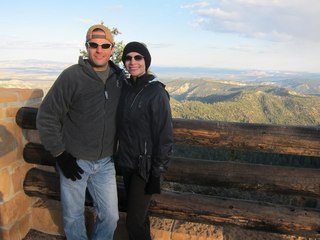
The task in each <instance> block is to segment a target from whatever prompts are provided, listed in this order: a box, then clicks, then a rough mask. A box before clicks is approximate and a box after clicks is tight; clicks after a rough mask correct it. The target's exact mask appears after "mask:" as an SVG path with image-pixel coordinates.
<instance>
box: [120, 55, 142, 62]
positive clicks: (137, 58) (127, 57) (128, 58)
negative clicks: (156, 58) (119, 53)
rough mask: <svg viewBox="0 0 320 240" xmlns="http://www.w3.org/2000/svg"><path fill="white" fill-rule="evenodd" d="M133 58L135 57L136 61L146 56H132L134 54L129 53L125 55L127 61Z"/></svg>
mask: <svg viewBox="0 0 320 240" xmlns="http://www.w3.org/2000/svg"><path fill="white" fill-rule="evenodd" d="M132 58H133V59H134V60H136V61H141V60H142V59H143V58H144V56H142V55H135V56H133V57H132V56H129V55H127V56H125V58H124V60H125V61H131V60H132Z"/></svg>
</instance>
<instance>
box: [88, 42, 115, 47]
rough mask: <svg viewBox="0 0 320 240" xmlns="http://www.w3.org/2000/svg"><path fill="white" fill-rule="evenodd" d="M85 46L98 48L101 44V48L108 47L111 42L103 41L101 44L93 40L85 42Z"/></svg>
mask: <svg viewBox="0 0 320 240" xmlns="http://www.w3.org/2000/svg"><path fill="white" fill-rule="evenodd" d="M87 46H88V47H89V48H98V46H101V47H102V49H108V48H110V47H111V46H112V44H110V43H103V44H98V43H95V42H87Z"/></svg>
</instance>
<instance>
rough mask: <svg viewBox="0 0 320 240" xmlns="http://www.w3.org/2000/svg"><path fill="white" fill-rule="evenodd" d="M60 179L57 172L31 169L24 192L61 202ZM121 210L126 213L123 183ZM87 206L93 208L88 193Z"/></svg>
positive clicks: (120, 201) (120, 190) (119, 188)
mask: <svg viewBox="0 0 320 240" xmlns="http://www.w3.org/2000/svg"><path fill="white" fill-rule="evenodd" d="M59 184H60V179H59V174H58V173H57V172H48V171H44V170H41V169H38V168H31V169H30V170H29V171H28V172H27V174H26V177H25V179H24V182H23V189H24V192H25V193H26V194H27V195H28V196H30V197H40V198H48V199H54V200H58V201H60V185H59ZM117 185H118V197H119V209H120V210H121V211H125V205H126V204H125V191H124V186H123V183H117ZM85 204H86V205H87V206H92V199H91V197H90V194H89V192H86V200H85Z"/></svg>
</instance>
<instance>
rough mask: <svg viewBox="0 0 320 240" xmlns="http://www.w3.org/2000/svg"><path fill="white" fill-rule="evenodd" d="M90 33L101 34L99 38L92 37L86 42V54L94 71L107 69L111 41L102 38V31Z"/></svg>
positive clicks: (111, 48) (103, 34)
mask: <svg viewBox="0 0 320 240" xmlns="http://www.w3.org/2000/svg"><path fill="white" fill-rule="evenodd" d="M92 35H93V36H101V38H99V37H94V38H92V39H91V40H89V41H88V42H87V43H86V48H87V51H88V56H89V59H90V60H91V61H92V63H93V65H94V66H93V68H94V70H95V71H104V70H106V69H107V65H108V61H109V59H110V57H111V55H112V53H113V46H112V43H111V42H109V41H108V40H106V39H104V38H102V37H103V36H105V33H104V32H103V31H94V32H93V34H92ZM102 44H105V45H102ZM110 45H111V46H110ZM108 46H110V47H108ZM107 47H108V48H107Z"/></svg>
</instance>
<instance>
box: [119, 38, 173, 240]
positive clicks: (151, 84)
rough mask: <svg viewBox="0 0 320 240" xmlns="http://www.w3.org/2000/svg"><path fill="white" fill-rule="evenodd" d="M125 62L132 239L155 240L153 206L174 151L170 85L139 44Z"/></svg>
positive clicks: (123, 146) (123, 118)
mask: <svg viewBox="0 0 320 240" xmlns="http://www.w3.org/2000/svg"><path fill="white" fill-rule="evenodd" d="M122 61H123V63H124V65H125V68H126V69H127V71H128V72H129V74H130V77H129V79H128V84H127V85H125V86H124V87H123V92H122V95H121V98H120V103H119V119H118V134H119V160H118V166H119V167H121V168H122V170H123V180H124V184H125V188H126V193H127V219H126V226H127V230H128V234H129V238H130V240H150V239H151V236H150V224H149V217H148V208H149V204H150V200H151V196H152V194H154V193H160V178H161V173H162V172H163V171H164V170H165V169H166V168H167V165H168V162H169V154H170V153H171V152H172V142H173V141H172V118H171V109H170V104H169V95H168V93H167V91H166V90H165V85H163V84H162V83H160V82H159V81H158V80H157V78H156V77H155V76H154V75H152V74H151V73H149V72H148V69H149V67H150V64H151V55H150V53H149V51H148V49H147V47H146V46H145V45H144V44H142V43H139V42H130V43H128V44H127V45H126V46H125V48H124V50H123V55H122Z"/></svg>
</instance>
